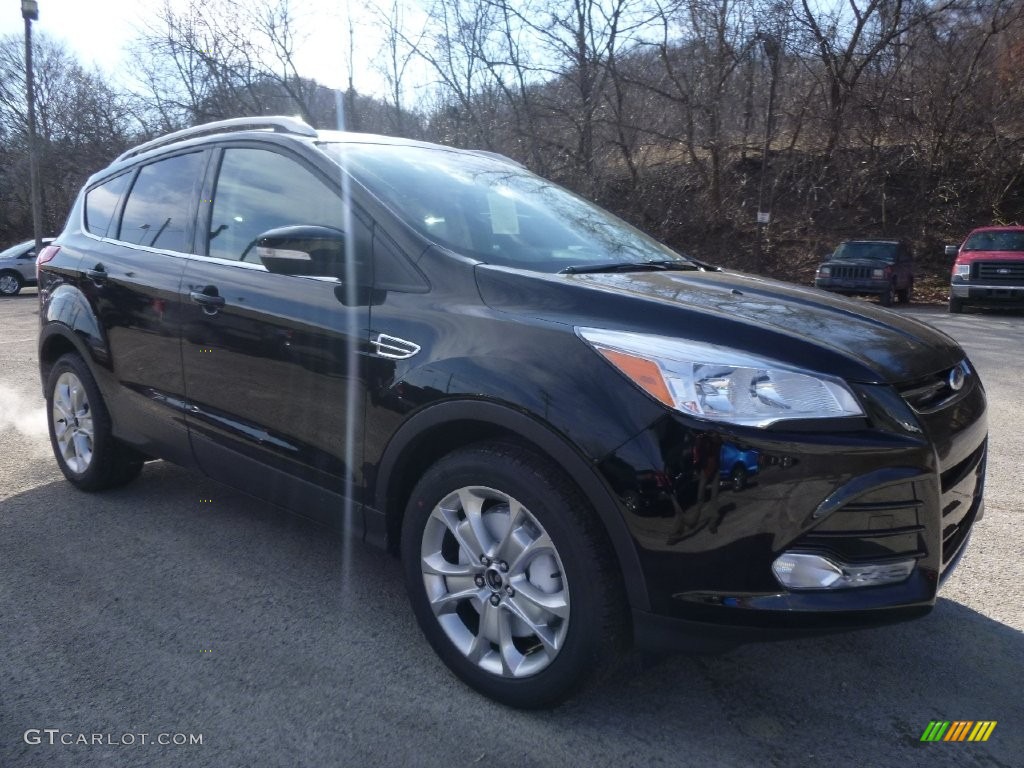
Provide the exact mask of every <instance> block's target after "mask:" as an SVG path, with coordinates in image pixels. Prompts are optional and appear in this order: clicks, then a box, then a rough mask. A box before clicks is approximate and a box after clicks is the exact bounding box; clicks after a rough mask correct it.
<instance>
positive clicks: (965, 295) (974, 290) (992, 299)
mask: <svg viewBox="0 0 1024 768" xmlns="http://www.w3.org/2000/svg"><path fill="white" fill-rule="evenodd" d="M950 292H951V294H952V296H953V298H956V299H963V300H964V301H968V302H971V303H972V304H1012V305H1024V285H998V284H996V285H977V284H972V283H953V284H952V285H951V286H950Z"/></svg>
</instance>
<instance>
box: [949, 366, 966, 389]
mask: <svg viewBox="0 0 1024 768" xmlns="http://www.w3.org/2000/svg"><path fill="white" fill-rule="evenodd" d="M966 378H967V374H965V373H964V367H963V366H962V365H958V366H957V367H956V368H954V369H953V370H951V371H950V372H949V378H948V379H947V381H948V382H949V388H950V389H952V390H953V391H954V392H959V391H960V390H961V389H963V388H964V380H965V379H966Z"/></svg>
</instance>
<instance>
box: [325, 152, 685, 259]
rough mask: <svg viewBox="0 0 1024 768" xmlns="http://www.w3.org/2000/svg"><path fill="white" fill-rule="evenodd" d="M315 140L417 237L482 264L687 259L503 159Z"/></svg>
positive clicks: (608, 214) (605, 212) (617, 219)
mask: <svg viewBox="0 0 1024 768" xmlns="http://www.w3.org/2000/svg"><path fill="white" fill-rule="evenodd" d="M321 146H322V148H323V150H324V151H325V152H327V153H328V154H329V155H330V156H331V157H333V158H334V159H335V160H337V161H338V162H339V163H341V165H342V166H343V167H344V168H346V169H347V170H348V171H349V172H350V173H351V174H352V176H353V177H355V178H356V179H357V180H358V181H359V182H360V183H361V184H363V186H365V187H366V188H367V189H369V190H370V191H371V192H373V193H374V194H376V195H377V196H378V197H380V198H381V199H382V200H383V201H384V202H385V203H386V204H387V205H388V206H389V207H390V208H391V209H392V210H393V211H394V212H395V213H396V214H398V215H399V216H401V217H402V218H403V219H404V220H405V221H406V222H407V223H408V224H409V225H410V226H412V227H413V228H414V229H416V230H417V231H418V232H420V234H422V235H423V236H424V237H426V238H427V239H429V240H431V241H432V242H435V243H437V244H439V245H442V246H444V247H446V248H449V249H451V250H453V251H457V252H459V253H462V254H465V255H467V256H471V257H473V258H476V259H479V260H480V261H483V262H487V263H490V264H501V265H504V266H510V267H520V268H524V269H532V270H536V271H541V272H559V271H561V270H564V269H566V268H568V267H579V266H588V265H603V264H609V263H630V264H635V263H641V262H651V261H661V262H663V261H670V262H679V263H680V264H690V263H691V262H689V261H688V260H687V259H684V258H683V257H682V256H680V255H679V254H677V253H675V252H674V251H672V250H670V249H669V248H667V247H666V246H664V245H661V244H660V243H658V242H657V241H655V240H653V239H651V238H650V237H648V236H647V235H645V234H643V233H642V232H640V231H639V230H637V229H635V228H633V227H631V226H630V225H629V224H626V222H624V221H622V220H621V219H619V218H617V217H615V216H613V215H612V214H610V213H608V212H607V211H604V210H602V209H600V208H598V207H597V206H596V205H594V204H592V203H589V202H587V201H586V200H584V199H583V198H581V197H578V196H576V195H574V194H572V193H571V192H568V191H567V190H565V189H562V188H561V187H559V186H557V185H556V184H553V183H552V182H550V181H547V180H545V179H542V178H540V177H539V176H535V175H534V174H532V173H530V172H529V171H527V170H526V169H524V168H520V167H518V166H515V165H513V164H511V163H509V162H506V161H504V160H500V159H496V158H493V157H488V156H483V155H473V154H468V153H465V152H455V151H447V150H444V149H431V148H426V147H408V146H393V145H376V144H343V143H330V144H324V145H321Z"/></svg>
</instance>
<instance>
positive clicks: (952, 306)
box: [949, 296, 964, 315]
mask: <svg viewBox="0 0 1024 768" xmlns="http://www.w3.org/2000/svg"><path fill="white" fill-rule="evenodd" d="M963 311H964V300H963V299H958V298H957V297H955V296H950V297H949V313H950V314H951V315H959V314H960V313H961V312H963Z"/></svg>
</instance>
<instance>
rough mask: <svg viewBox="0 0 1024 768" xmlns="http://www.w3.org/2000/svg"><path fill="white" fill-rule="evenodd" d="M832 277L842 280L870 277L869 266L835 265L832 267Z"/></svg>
mask: <svg viewBox="0 0 1024 768" xmlns="http://www.w3.org/2000/svg"><path fill="white" fill-rule="evenodd" d="M832 277H838V278H841V279H843V280H864V279H870V278H871V267H856V266H849V265H836V266H833V267H832Z"/></svg>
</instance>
